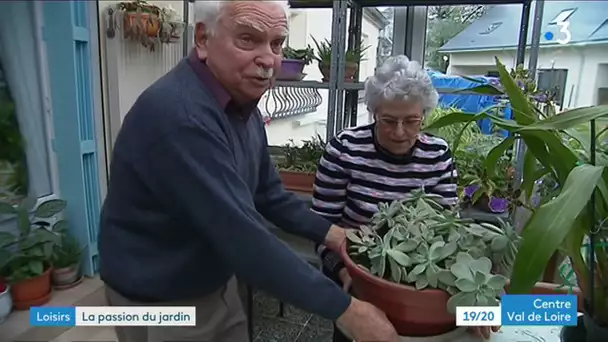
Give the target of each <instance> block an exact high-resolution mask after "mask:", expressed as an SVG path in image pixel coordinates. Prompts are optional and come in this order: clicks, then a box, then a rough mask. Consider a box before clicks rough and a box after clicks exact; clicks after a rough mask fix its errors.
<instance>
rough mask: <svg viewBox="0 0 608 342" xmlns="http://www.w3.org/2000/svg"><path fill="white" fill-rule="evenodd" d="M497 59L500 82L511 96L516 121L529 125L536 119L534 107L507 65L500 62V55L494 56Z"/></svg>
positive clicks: (510, 100)
mask: <svg viewBox="0 0 608 342" xmlns="http://www.w3.org/2000/svg"><path fill="white" fill-rule="evenodd" d="M494 58H495V60H496V67H497V68H498V73H499V74H500V83H501V84H502V86H503V87H504V89H505V93H506V94H507V96H509V102H510V103H511V107H512V109H513V117H514V119H515V121H516V122H517V123H518V124H520V125H529V124H531V123H533V122H534V121H535V120H536V115H535V114H534V113H535V110H534V107H533V106H532V104H531V103H530V101H529V100H528V98H527V97H526V95H524V93H523V92H522V90H521V89H520V88H519V87H518V86H517V84H516V83H515V80H513V78H512V77H511V75H510V74H509V72H508V71H507V69H506V68H505V66H504V65H503V64H502V63H501V62H500V60H499V59H498V57H494Z"/></svg>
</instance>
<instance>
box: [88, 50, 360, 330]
mask: <svg viewBox="0 0 608 342" xmlns="http://www.w3.org/2000/svg"><path fill="white" fill-rule="evenodd" d="M264 218H266V219H267V220H268V221H270V222H272V223H274V224H275V225H277V226H278V227H280V228H281V229H284V230H286V231H288V232H290V233H294V234H297V235H300V236H304V237H307V238H309V239H311V240H312V241H314V242H317V243H323V241H324V238H325V235H326V234H327V231H328V229H329V226H330V223H329V222H328V221H326V220H325V219H323V218H322V217H320V216H318V215H316V214H314V213H312V212H311V211H310V209H309V207H308V205H307V203H305V202H303V201H301V200H299V199H298V198H297V197H296V196H295V195H293V194H291V193H289V192H287V191H286V190H285V189H284V188H283V185H282V183H281V180H280V178H279V176H278V173H277V171H276V170H275V168H274V165H273V164H272V161H271V159H270V156H269V153H268V148H267V138H266V132H265V130H264V126H263V123H262V120H261V118H260V116H259V113H258V112H257V110H256V111H255V113H254V114H253V115H251V116H249V117H247V118H241V117H235V116H231V115H227V114H226V113H225V112H224V108H221V106H220V105H219V103H218V101H217V99H216V98H215V97H214V95H213V93H212V92H211V91H210V89H209V88H208V87H207V86H206V85H205V84H204V82H203V81H202V79H201V78H200V77H199V76H198V75H197V74H196V73H195V71H194V69H193V67H192V65H191V63H189V62H188V60H183V61H181V62H180V63H179V64H178V65H177V66H176V67H175V68H174V69H173V70H172V71H170V72H169V73H168V74H167V75H165V76H164V77H162V78H161V79H160V80H158V81H157V82H156V83H154V84H153V85H152V86H150V87H149V88H148V89H147V90H145V91H144V92H143V93H142V94H141V95H140V97H139V98H138V99H137V101H136V102H135V104H134V105H133V107H132V108H131V110H130V111H129V113H128V114H127V115H126V117H125V120H124V122H123V125H122V128H121V131H120V133H119V135H118V137H117V139H116V142H115V145H114V150H113V156H112V163H111V167H110V182H109V188H108V194H107V198H106V200H105V203H104V205H103V209H102V214H101V228H100V237H99V253H100V274H101V278H102V279H103V281H105V282H106V283H107V285H109V286H110V287H111V288H113V289H114V290H116V291H117V292H118V293H120V294H122V295H123V296H125V297H127V298H130V299H133V300H137V301H143V302H150V303H154V302H164V301H175V300H188V299H194V298H197V297H201V296H205V295H207V294H211V293H213V292H214V291H217V290H218V289H220V288H221V287H222V286H224V285H225V284H226V283H227V281H228V280H229V279H230V277H232V276H233V275H235V274H236V276H237V277H238V278H239V279H240V280H241V281H244V282H247V283H249V284H251V285H253V286H254V287H257V288H259V289H261V290H264V291H266V292H268V293H270V294H272V295H274V296H276V297H277V298H279V299H281V300H284V301H286V302H288V303H291V304H293V305H295V306H297V307H300V308H302V309H304V310H306V311H309V312H312V313H315V314H318V315H320V316H322V317H325V318H327V319H331V320H335V319H337V318H338V317H339V316H340V315H341V314H342V313H343V312H344V311H345V310H346V308H347V307H348V305H349V303H350V297H349V296H348V295H347V294H345V293H344V292H343V291H342V290H341V289H340V288H339V287H338V286H336V285H335V284H334V283H333V282H332V281H331V280H329V279H327V278H326V277H325V276H323V275H322V274H321V273H320V272H318V271H317V270H315V269H314V268H313V267H312V266H310V265H309V264H307V263H306V262H304V261H303V260H302V259H300V258H299V257H298V256H296V255H295V254H294V253H293V252H292V251H291V250H290V249H289V248H288V247H287V245H286V244H284V243H283V242H282V241H280V240H279V239H278V238H277V237H275V235H273V234H272V233H271V232H270V231H269V230H268V229H267V227H266V222H265V220H264Z"/></svg>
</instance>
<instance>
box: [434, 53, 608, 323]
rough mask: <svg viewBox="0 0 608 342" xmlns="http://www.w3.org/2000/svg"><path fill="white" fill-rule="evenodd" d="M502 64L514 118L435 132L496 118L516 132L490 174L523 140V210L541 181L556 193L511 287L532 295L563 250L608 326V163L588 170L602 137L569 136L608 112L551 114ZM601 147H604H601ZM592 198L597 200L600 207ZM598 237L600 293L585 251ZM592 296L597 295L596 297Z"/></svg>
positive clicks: (531, 229)
mask: <svg viewBox="0 0 608 342" xmlns="http://www.w3.org/2000/svg"><path fill="white" fill-rule="evenodd" d="M496 65H497V68H498V71H499V73H500V80H501V83H502V87H503V89H504V93H505V94H506V95H507V96H508V99H509V102H510V104H511V106H512V108H513V114H514V119H513V120H507V119H504V118H500V117H497V116H495V115H491V114H488V113H480V114H477V115H473V116H471V115H469V114H464V113H453V114H451V115H448V116H446V117H444V118H442V119H441V120H438V121H437V122H436V123H435V124H434V125H433V127H432V128H439V127H443V126H448V125H452V124H456V123H459V124H460V123H463V122H470V121H472V120H479V119H482V118H489V119H491V120H492V122H493V123H494V124H495V125H496V126H497V127H500V128H501V129H505V130H508V131H509V132H511V133H512V134H513V137H512V138H510V139H505V141H504V142H503V143H501V144H500V145H499V146H497V147H495V148H494V149H493V150H492V151H490V153H489V154H488V158H487V159H486V165H485V167H486V169H487V170H494V169H495V167H496V165H494V160H495V156H496V155H500V154H502V152H503V151H504V149H505V147H507V146H512V145H513V143H514V142H515V141H517V140H520V139H521V140H523V141H524V142H525V144H526V146H527V151H526V154H525V156H524V159H523V161H524V166H523V171H524V172H523V182H522V184H521V190H522V197H521V201H522V202H523V204H527V203H530V200H531V198H532V197H533V195H535V191H534V189H535V184H536V183H537V182H538V181H539V180H541V179H543V178H545V177H549V178H550V179H553V180H554V181H555V184H556V185H557V187H556V189H555V191H553V192H552V193H551V194H549V195H547V197H548V198H544V199H543V201H542V204H540V205H539V206H538V207H532V206H528V208H530V210H531V211H532V212H531V217H530V219H529V220H528V221H527V222H526V223H525V226H524V228H523V234H522V238H523V241H522V244H521V246H520V248H519V252H518V254H517V259H516V262H515V264H514V268H513V273H512V277H511V283H510V287H509V289H510V291H511V292H512V293H529V292H530V290H531V289H532V288H533V286H534V284H535V283H536V281H537V280H538V279H539V278H540V277H541V275H542V273H543V271H544V269H545V267H546V266H547V264H548V262H549V260H550V259H551V257H552V256H553V255H554V254H555V253H556V252H557V251H561V252H562V253H563V254H564V255H566V256H567V257H568V258H569V259H570V261H571V265H572V267H573V269H574V273H575V274H576V275H577V278H578V285H579V287H580V290H581V292H582V294H583V296H584V297H585V299H586V300H587V301H590V300H591V298H593V299H594V301H593V303H589V304H590V305H592V306H593V309H592V311H591V312H588V314H589V315H590V316H591V317H592V318H593V320H594V321H595V322H596V323H597V324H599V325H601V326H608V255H607V252H606V249H605V248H604V247H603V246H605V242H606V238H607V235H606V233H607V232H608V229H606V228H607V227H606V217H608V171H607V170H606V168H607V167H608V163H606V160H605V159H603V158H601V152H600V153H598V151H596V155H595V158H594V159H595V162H596V165H590V164H587V163H588V162H589V160H590V159H592V158H591V156H592V154H591V149H590V146H591V145H592V144H591V142H592V141H594V140H597V138H598V137H597V136H595V137H594V136H588V138H589V141H578V139H577V138H574V137H572V136H571V135H568V131H569V130H571V129H573V128H576V127H580V125H589V124H590V123H591V122H592V120H598V121H599V120H602V119H603V120H605V118H606V117H608V106H592V107H584V108H577V109H573V110H568V111H564V112H562V113H559V114H555V115H550V116H547V115H546V114H545V112H543V111H542V110H541V109H540V108H539V107H538V106H537V105H536V104H535V103H534V101H533V99H531V98H530V97H529V96H528V95H527V94H526V93H525V92H524V91H522V89H521V87H520V86H519V84H518V83H517V82H516V81H515V80H514V78H513V77H512V76H511V75H510V73H509V72H508V71H507V70H506V68H505V66H504V65H503V64H502V63H501V62H500V61H499V60H498V59H496ZM494 90H497V89H494ZM499 90H500V89H499ZM483 91H487V89H485V90H483ZM570 139H575V140H577V141H578V142H579V147H580V148H582V149H584V151H585V153H584V154H583V155H586V156H588V157H582V155H581V153H580V151H577V149H575V148H573V147H572V143H571V141H569V140H570ZM595 143H596V144H598V145H601V143H598V142H597V141H595ZM591 199H594V201H593V202H595V203H594V205H592V201H591ZM591 232H597V241H598V244H597V247H596V249H595V260H594V261H595V262H594V265H595V269H594V273H595V277H594V278H595V281H594V284H593V287H591V283H590V281H589V279H590V278H589V272H590V265H591V263H590V260H591V259H590V258H588V256H587V255H585V254H586V253H585V252H584V249H583V248H582V247H583V245H584V243H585V242H584V241H585V240H586V239H587V237H588V236H589V235H590V234H591ZM591 291H593V292H594V296H593V297H592V296H591Z"/></svg>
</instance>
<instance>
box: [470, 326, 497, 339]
mask: <svg viewBox="0 0 608 342" xmlns="http://www.w3.org/2000/svg"><path fill="white" fill-rule="evenodd" d="M498 330H500V327H470V328H469V331H470V332H472V333H473V335H475V336H477V337H481V338H483V339H486V340H487V339H489V338H490V336H492V333H493V332H497V331H498Z"/></svg>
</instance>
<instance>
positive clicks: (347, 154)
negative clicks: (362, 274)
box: [312, 124, 458, 272]
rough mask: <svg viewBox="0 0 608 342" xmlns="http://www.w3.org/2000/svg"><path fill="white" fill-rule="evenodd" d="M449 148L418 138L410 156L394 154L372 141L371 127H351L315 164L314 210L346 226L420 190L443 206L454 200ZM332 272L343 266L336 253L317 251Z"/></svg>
mask: <svg viewBox="0 0 608 342" xmlns="http://www.w3.org/2000/svg"><path fill="white" fill-rule="evenodd" d="M452 165H453V163H452V155H451V152H450V149H449V148H448V144H447V143H446V142H445V141H444V140H443V139H441V138H438V137H434V136H431V135H427V134H422V133H421V134H420V135H419V137H418V140H417V141H416V144H415V145H414V147H413V148H412V149H411V151H410V153H409V154H408V155H405V156H395V155H392V154H390V153H389V152H387V151H386V150H384V149H383V148H382V147H381V146H380V145H379V144H378V143H377V142H376V139H375V124H370V125H366V126H361V127H355V128H349V129H346V130H344V131H342V132H341V133H339V134H338V135H337V136H336V137H334V138H333V139H331V140H330V141H329V143H328V144H327V147H326V150H325V153H324V155H323V157H322V158H321V161H320V162H319V168H318V171H317V175H316V179H315V184H314V194H313V200H312V210H313V211H314V212H316V213H318V214H320V215H322V216H324V217H326V218H328V219H329V220H331V221H332V222H334V223H337V224H339V225H341V226H344V227H349V228H358V227H359V226H361V225H364V224H367V223H368V222H369V220H370V219H371V217H372V215H373V214H374V213H376V212H377V210H378V209H377V207H378V204H379V203H381V202H392V201H394V200H399V199H403V198H405V197H406V196H407V194H408V193H409V192H410V191H412V190H414V189H419V188H420V187H424V189H425V191H426V192H427V193H434V194H438V195H441V196H442V197H443V203H442V204H444V205H446V206H451V205H455V204H456V202H457V200H458V195H457V185H456V171H455V169H454V168H453V167H452ZM317 251H318V253H319V254H320V255H321V257H322V259H323V265H324V266H325V268H326V269H328V270H330V271H332V272H333V271H336V270H337V269H338V268H340V267H341V262H340V258H339V256H338V255H337V254H335V253H333V252H331V251H329V250H327V249H325V248H324V246H319V247H318V248H317Z"/></svg>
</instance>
